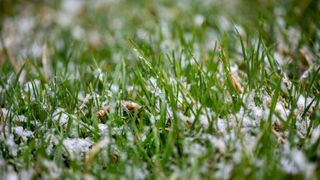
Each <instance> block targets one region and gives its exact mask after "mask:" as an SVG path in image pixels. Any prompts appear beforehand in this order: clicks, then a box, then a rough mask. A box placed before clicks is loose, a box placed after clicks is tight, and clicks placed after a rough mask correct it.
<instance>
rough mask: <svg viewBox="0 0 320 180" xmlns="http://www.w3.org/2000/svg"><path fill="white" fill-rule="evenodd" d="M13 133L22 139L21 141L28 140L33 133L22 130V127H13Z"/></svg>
mask: <svg viewBox="0 0 320 180" xmlns="http://www.w3.org/2000/svg"><path fill="white" fill-rule="evenodd" d="M14 133H15V134H16V135H17V136H18V137H20V138H22V139H23V141H26V140H28V139H29V138H32V137H33V132H32V131H29V130H25V129H23V127H22V126H16V127H14Z"/></svg>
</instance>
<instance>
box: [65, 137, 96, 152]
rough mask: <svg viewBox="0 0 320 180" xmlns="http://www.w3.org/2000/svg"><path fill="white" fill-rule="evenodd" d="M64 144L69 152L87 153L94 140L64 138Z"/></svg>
mask: <svg viewBox="0 0 320 180" xmlns="http://www.w3.org/2000/svg"><path fill="white" fill-rule="evenodd" d="M63 145H64V147H65V148H66V150H67V151H68V152H69V153H86V152H87V151H88V150H89V148H90V146H91V145H92V141H91V140H89V139H82V138H66V139H64V140H63Z"/></svg>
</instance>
